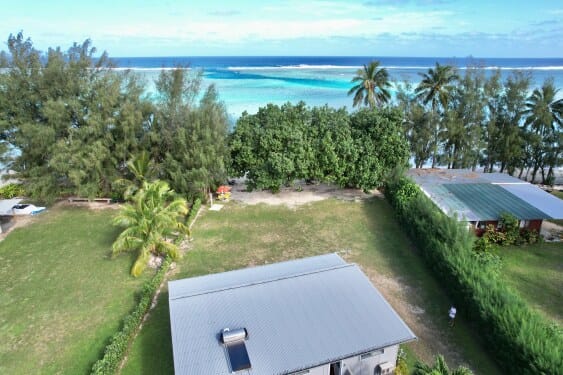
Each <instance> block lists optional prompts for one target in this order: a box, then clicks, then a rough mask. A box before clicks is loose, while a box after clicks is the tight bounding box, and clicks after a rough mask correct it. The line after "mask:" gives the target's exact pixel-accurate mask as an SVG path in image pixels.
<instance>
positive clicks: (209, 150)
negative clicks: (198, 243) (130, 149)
mask: <svg viewBox="0 0 563 375" xmlns="http://www.w3.org/2000/svg"><path fill="white" fill-rule="evenodd" d="M156 86H157V90H158V93H159V98H160V99H161V102H160V103H159V105H158V110H157V114H156V121H155V126H154V129H153V130H152V131H151V134H152V135H151V138H152V139H153V140H154V142H153V154H154V155H155V159H156V160H157V161H160V162H161V163H162V172H163V178H165V179H166V180H167V181H169V183H170V185H171V186H172V188H174V190H175V191H177V192H179V193H182V194H185V195H187V196H189V197H195V196H199V197H200V198H203V199H206V198H207V196H208V193H209V192H210V191H212V190H214V189H215V188H216V187H217V186H218V185H220V184H221V183H223V182H224V181H225V179H226V177H227V173H226V169H227V165H228V160H229V149H228V146H227V134H228V117H227V111H226V109H225V106H224V104H223V103H222V102H221V101H220V100H219V95H218V93H217V90H216V89H215V86H213V85H210V86H209V87H208V88H207V89H206V90H205V92H204V93H203V95H202V97H201V100H199V102H197V101H196V98H197V97H198V96H199V95H200V87H201V72H195V73H191V72H190V71H188V70H186V69H183V68H180V67H179V68H177V69H174V70H171V71H162V72H161V74H160V77H159V80H158V81H157V85H156Z"/></svg>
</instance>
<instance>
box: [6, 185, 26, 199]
mask: <svg viewBox="0 0 563 375" xmlns="http://www.w3.org/2000/svg"><path fill="white" fill-rule="evenodd" d="M24 195H25V189H24V187H23V185H22V184H14V183H10V184H6V185H4V186H2V187H1V188H0V199H12V198H16V197H23V196H24Z"/></svg>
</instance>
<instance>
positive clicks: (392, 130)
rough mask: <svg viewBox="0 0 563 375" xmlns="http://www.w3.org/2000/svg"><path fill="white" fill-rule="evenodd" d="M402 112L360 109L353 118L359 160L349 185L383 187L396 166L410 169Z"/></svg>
mask: <svg viewBox="0 0 563 375" xmlns="http://www.w3.org/2000/svg"><path fill="white" fill-rule="evenodd" d="M402 123H403V116H402V114H401V113H400V111H398V110H395V109H386V110H382V111H371V110H360V111H358V112H356V113H353V114H352V115H351V116H350V126H351V128H352V137H353V139H354V144H355V149H356V152H357V159H356V160H355V161H353V163H351V164H350V165H349V166H348V169H347V172H346V178H347V183H346V185H347V186H353V187H357V188H360V189H363V190H369V189H373V188H375V187H379V186H381V185H382V184H383V183H384V181H385V179H386V177H387V174H388V173H390V172H391V171H392V170H393V169H394V168H395V167H406V166H408V158H409V148H408V144H407V141H406V139H405V137H404V132H403V129H402Z"/></svg>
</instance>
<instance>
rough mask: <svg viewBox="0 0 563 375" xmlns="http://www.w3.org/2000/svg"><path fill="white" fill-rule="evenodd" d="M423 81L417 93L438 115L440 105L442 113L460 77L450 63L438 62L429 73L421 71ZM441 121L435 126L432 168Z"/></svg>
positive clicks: (416, 90)
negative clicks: (442, 63) (441, 63)
mask: <svg viewBox="0 0 563 375" xmlns="http://www.w3.org/2000/svg"><path fill="white" fill-rule="evenodd" d="M419 74H420V75H421V76H422V81H420V83H419V84H418V86H417V87H416V89H415V90H414V92H415V94H416V95H417V96H418V97H419V98H421V99H422V102H423V103H424V105H427V104H428V103H431V107H432V112H433V113H434V114H435V115H436V114H438V111H439V109H440V107H441V108H442V114H443V113H444V111H445V110H446V108H447V107H448V102H449V101H450V98H451V96H452V92H453V90H454V89H455V86H454V85H453V83H454V82H455V81H457V80H458V79H459V76H458V75H457V74H456V73H455V72H454V70H453V67H452V66H450V65H440V64H439V63H436V67H435V68H434V69H432V68H430V69H428V72H427V73H419ZM440 126H441V121H437V122H436V126H435V127H434V140H433V152H432V168H434V167H435V166H436V157H437V154H438V137H439V134H440Z"/></svg>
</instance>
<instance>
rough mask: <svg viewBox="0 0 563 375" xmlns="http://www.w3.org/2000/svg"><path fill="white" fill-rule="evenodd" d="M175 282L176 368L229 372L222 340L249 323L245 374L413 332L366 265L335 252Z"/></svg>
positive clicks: (306, 362)
mask: <svg viewBox="0 0 563 375" xmlns="http://www.w3.org/2000/svg"><path fill="white" fill-rule="evenodd" d="M223 277H224V279H223ZM261 277H263V279H262V280H261V279H260V278H261ZM207 280H209V281H210V284H209V286H207V287H206V286H205V283H206V281H207ZM191 281H194V285H190V284H191ZM169 289H170V301H169V303H170V322H171V329H172V343H173V352H174V369H175V373H176V374H192V375H198V374H205V375H208V374H209V375H210V374H213V375H220V374H230V373H231V372H230V369H229V365H228V363H229V362H228V359H227V357H226V351H225V348H224V347H223V345H222V344H221V343H220V341H219V333H220V332H221V330H222V329H223V328H226V327H229V328H239V327H244V328H246V329H247V331H248V338H247V340H246V342H245V344H246V348H247V350H248V355H249V357H250V362H251V364H252V367H251V369H249V370H243V371H241V373H245V374H287V373H291V372H294V371H298V370H301V369H307V368H311V367H314V366H318V365H321V364H325V363H329V362H331V361H333V360H338V359H341V358H346V357H349V356H352V355H356V354H360V353H363V352H367V351H370V350H373V349H378V348H383V347H387V346H390V345H394V344H397V343H401V342H406V341H410V340H413V339H415V336H414V334H413V333H412V331H411V330H410V329H409V328H408V327H407V326H406V324H405V323H404V322H403V321H402V320H401V319H400V317H399V316H398V315H397V313H396V312H395V311H394V310H393V309H392V308H391V306H390V305H389V304H388V303H387V301H385V299H384V298H383V297H382V296H381V294H380V293H379V292H378V291H377V290H376V289H375V288H374V286H373V285H372V284H371V282H370V281H369V279H368V278H367V277H366V276H365V275H364V274H363V272H362V271H361V270H360V269H359V268H358V267H357V266H356V265H353V264H346V263H345V262H344V261H343V260H342V259H341V258H340V257H338V256H337V255H334V254H333V255H328V256H320V257H313V258H307V259H302V260H298V261H290V262H283V263H277V264H272V265H267V266H261V267H256V268H250V269H244V270H239V271H232V272H227V273H224V274H216V275H209V276H203V277H198V278H195V279H184V280H179V281H173V282H170V283H169Z"/></svg>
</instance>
